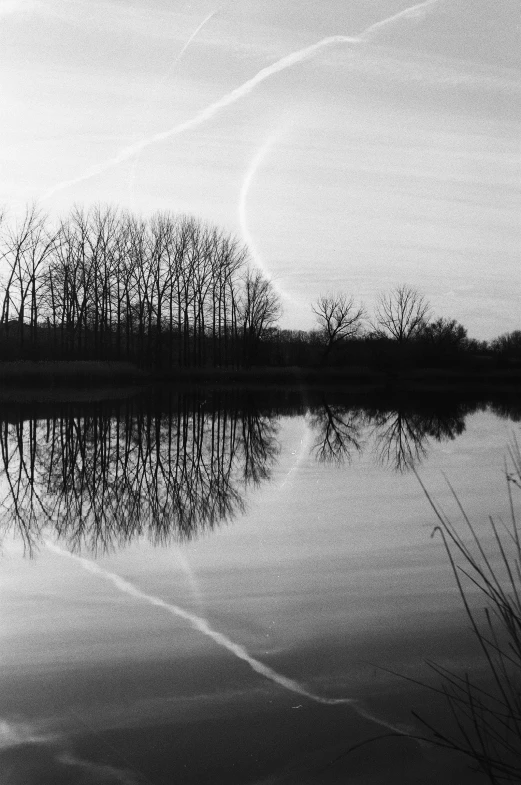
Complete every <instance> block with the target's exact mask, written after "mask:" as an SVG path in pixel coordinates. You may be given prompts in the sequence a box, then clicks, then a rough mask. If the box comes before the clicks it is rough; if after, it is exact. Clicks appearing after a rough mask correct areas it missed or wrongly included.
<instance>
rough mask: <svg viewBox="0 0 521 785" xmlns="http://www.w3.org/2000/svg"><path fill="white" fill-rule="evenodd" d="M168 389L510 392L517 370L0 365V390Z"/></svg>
mask: <svg viewBox="0 0 521 785" xmlns="http://www.w3.org/2000/svg"><path fill="white" fill-rule="evenodd" d="M158 382H160V383H163V382H164V383H168V384H182V385H212V386H234V385H240V386H244V387H264V386H266V387H268V386H269V387H295V386H296V387H300V386H309V387H337V386H338V387H340V386H342V387H346V386H349V387H350V388H351V387H355V388H370V389H388V388H392V389H397V390H407V391H411V392H415V391H429V390H432V391H437V390H440V391H444V390H445V391H451V390H465V389H468V390H474V389H476V388H478V389H480V390H488V389H490V390H501V389H505V390H507V389H508V390H511V389H515V388H517V387H521V371H520V370H518V369H490V368H487V369H469V368H462V369H430V368H429V369H412V370H411V369H399V368H397V369H394V370H392V371H389V370H387V371H381V370H377V369H374V368H368V367H357V366H350V367H335V368H316V367H315V368H303V367H296V366H292V367H254V368H240V369H230V368H176V369H172V370H169V371H167V372H156V373H153V372H150V371H144V370H142V369H140V368H138V367H137V366H135V365H133V364H132V363H128V362H110V361H98V360H85V361H84V360H77V361H76V360H73V361H48V360H45V361H42V362H34V361H14V362H0V390H2V389H3V390H6V389H15V388H34V387H38V388H42V387H44V388H45V387H66V386H68V387H83V386H89V387H92V386H97V387H100V386H106V387H114V386H118V387H120V386H121V385H134V384H139V385H143V384H148V383H158Z"/></svg>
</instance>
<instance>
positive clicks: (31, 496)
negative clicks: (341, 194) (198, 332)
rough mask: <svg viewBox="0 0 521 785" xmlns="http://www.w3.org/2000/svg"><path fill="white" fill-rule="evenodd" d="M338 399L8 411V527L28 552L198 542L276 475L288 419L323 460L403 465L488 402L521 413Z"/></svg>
mask: <svg viewBox="0 0 521 785" xmlns="http://www.w3.org/2000/svg"><path fill="white" fill-rule="evenodd" d="M334 397H335V396H331V395H330V396H326V395H322V394H319V393H314V394H310V393H307V394H305V395H301V396H297V397H295V396H291V395H290V396H286V398H285V400H283V401H282V402H281V399H280V397H272V398H271V399H270V396H268V395H266V394H265V395H264V396H263V397H262V399H261V398H259V397H256V396H254V395H253V394H248V393H244V392H242V393H240V392H237V391H226V392H216V391H214V392H208V391H207V392H205V393H199V394H173V393H165V391H163V392H162V393H157V394H156V395H153V396H149V397H147V398H143V397H140V398H134V399H130V400H126V401H123V402H117V403H114V402H98V403H92V404H89V405H82V406H80V405H73V404H63V405H61V406H54V407H52V408H51V409H50V410H49V411H34V410H33V411H26V412H23V411H21V410H17V411H14V412H12V413H11V414H10V415H4V417H5V419H4V420H3V421H2V422H1V423H0V448H1V463H0V489H1V490H2V496H3V498H2V512H1V522H2V532H3V534H4V535H5V534H6V533H7V532H8V531H14V532H15V533H17V534H18V536H19V537H21V539H22V541H23V543H24V545H25V547H26V548H28V549H29V550H31V549H32V548H33V547H34V546H35V545H36V544H37V543H39V542H41V541H42V539H43V537H44V536H45V535H46V534H51V533H52V534H53V535H56V536H57V537H58V538H59V539H60V540H61V541H62V542H64V543H65V544H66V545H67V547H68V548H69V549H70V550H72V551H80V550H82V549H85V548H86V549H87V550H88V551H90V552H96V551H106V550H109V549H111V548H115V547H121V546H122V545H124V544H125V543H128V542H130V541H131V540H133V539H134V538H137V537H142V536H146V537H148V538H149V540H150V541H152V542H153V543H158V544H159V543H163V544H164V543H167V542H169V541H171V540H186V539H190V538H193V537H194V536H195V535H197V534H201V533H202V532H204V531H208V530H211V529H213V528H214V527H215V526H216V525H217V524H218V523H222V522H225V521H229V520H231V519H233V518H234V516H236V515H237V514H238V513H241V512H243V511H244V508H245V494H246V490H247V488H248V487H250V486H254V485H258V484H260V483H264V482H266V481H268V480H269V478H270V476H271V472H272V469H273V467H274V464H275V462H276V460H277V455H278V452H279V449H280V446H279V442H278V439H277V434H278V425H279V419H280V417H281V416H282V415H286V416H287V415H290V416H295V415H300V416H305V417H306V421H307V423H308V426H309V427H310V428H311V430H312V431H313V443H312V447H311V454H312V455H313V456H314V457H315V459H316V460H317V461H318V462H320V463H330V464H339V465H340V464H345V463H347V464H348V463H349V462H351V461H352V459H353V457H354V456H355V455H360V454H362V452H364V451H365V452H371V454H372V455H373V456H374V459H375V460H376V461H378V462H379V463H380V464H384V465H386V466H388V467H389V468H391V469H393V470H395V471H399V472H403V471H406V470H407V469H410V468H411V467H413V466H417V465H418V464H419V463H420V462H421V461H422V460H424V459H425V457H426V456H427V454H428V451H429V447H430V445H432V443H433V442H440V441H443V440H449V439H455V438H456V437H457V436H459V435H460V434H462V433H463V431H464V430H465V418H466V417H467V415H469V414H471V413H473V412H475V411H477V410H478V409H486V408H491V409H492V410H493V411H494V412H496V413H499V412H501V414H502V415H503V416H508V417H509V418H510V419H516V418H519V405H518V404H517V402H514V403H512V402H508V401H506V402H505V401H501V402H500V403H497V402H496V403H494V404H485V403H483V402H481V403H480V402H477V403H476V402H470V403H469V402H468V401H459V402H458V401H454V400H452V399H450V400H449V399H447V400H441V399H438V400H437V401H436V403H435V404H433V402H432V400H424V401H423V402H422V401H421V400H420V401H418V399H416V400H415V403H414V405H411V404H410V403H408V402H404V401H400V400H395V401H392V400H387V401H386V402H381V401H379V400H374V401H370V400H367V396H366V397H365V398H366V399H365V401H364V403H363V405H362V403H361V402H360V401H357V400H352V399H351V400H346V401H341V400H336V401H335V400H331V398H333V399H334ZM337 398H338V396H337Z"/></svg>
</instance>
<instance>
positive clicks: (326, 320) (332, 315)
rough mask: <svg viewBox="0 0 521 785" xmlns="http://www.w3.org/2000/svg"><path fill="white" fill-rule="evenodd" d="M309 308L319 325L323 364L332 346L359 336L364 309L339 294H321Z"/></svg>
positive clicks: (352, 300)
mask: <svg viewBox="0 0 521 785" xmlns="http://www.w3.org/2000/svg"><path fill="white" fill-rule="evenodd" d="M311 307H312V309H313V313H314V314H315V315H316V317H317V321H318V324H319V331H320V336H321V339H322V342H323V345H324V351H323V354H322V362H325V361H326V360H327V358H328V357H329V354H330V352H331V350H332V349H333V347H334V346H336V345H337V344H339V343H341V342H342V341H344V340H345V339H346V338H355V337H356V336H358V335H359V334H360V332H361V330H362V323H363V320H364V318H365V309H364V306H363V305H356V304H355V301H354V299H353V298H352V297H347V296H346V295H345V294H341V293H337V294H323V295H321V296H320V297H319V298H318V300H317V302H316V305H313V306H311Z"/></svg>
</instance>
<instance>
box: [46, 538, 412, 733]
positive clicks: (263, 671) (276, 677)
mask: <svg viewBox="0 0 521 785" xmlns="http://www.w3.org/2000/svg"><path fill="white" fill-rule="evenodd" d="M45 544H46V546H47V548H48V549H49V550H50V551H52V552H53V553H56V554H58V556H62V557H66V558H69V559H72V560H73V561H75V562H76V563H77V564H78V565H79V566H81V567H83V569H84V570H86V571H87V572H90V573H92V574H93V575H98V576H99V577H101V578H104V579H105V580H107V581H110V583H112V584H113V585H114V586H115V587H116V588H117V589H119V591H121V592H123V594H127V595H128V596H129V597H135V598H136V599H138V600H143V601H144V602H147V603H148V604H149V605H153V606H155V607H156V608H162V609H163V610H165V611H167V613H170V614H172V616H177V617H178V618H180V619H184V621H187V622H188V623H189V624H190V626H191V627H192V628H193V629H194V630H197V631H198V632H201V633H202V634H203V635H206V636H207V637H208V638H211V640H213V641H214V643H216V644H217V645H218V646H222V648H223V649H226V650H227V651H229V652H230V653H231V654H233V655H234V656H235V657H237V658H238V659H240V660H243V661H244V662H246V663H247V664H248V665H249V666H250V668H251V669H252V670H253V671H255V673H258V674H259V675H260V676H264V678H265V679H268V680H269V681H272V682H273V683H274V684H277V685H278V686H279V687H282V688H283V689H285V690H288V691H289V692H294V693H297V695H302V696H303V697H304V698H308V699H309V700H311V701H314V702H315V703H320V704H321V705H323V706H339V705H349V706H351V708H352V709H353V710H354V711H355V712H356V713H357V714H358V715H359V716H360V717H364V718H365V719H367V720H370V721H371V722H375V723H376V724H377V725H381V726H382V727H384V728H388V729H389V730H391V731H393V732H395V733H398V734H400V735H402V736H411V735H412V734H413V731H414V729H412V728H409V727H406V726H404V725H402V726H400V725H393V724H392V723H390V722H387V720H382V719H380V718H379V717H377V716H375V715H374V714H372V713H371V712H369V711H367V710H366V709H364V708H363V706H361V705H360V703H359V701H358V700H356V699H355V698H324V697H323V696H322V695H316V694H315V693H314V692H310V691H309V690H306V688H305V687H303V686H302V685H301V684H299V682H298V681H295V680H294V679H290V678H288V677H287V676H284V675H283V674H282V673H278V672H277V671H275V670H273V668H270V667H269V665H265V664H264V663H263V662H261V661H260V660H257V659H255V657H252V656H251V655H250V654H248V652H247V651H246V649H245V648H244V646H241V645H240V644H239V643H235V641H232V640H231V639H230V638H228V637H227V636H226V635H223V634H222V633H221V632H218V631H217V630H214V629H213V627H212V626H211V625H210V624H209V623H208V622H207V620H206V619H204V618H202V617H201V616H197V615H196V614H195V613H190V612H189V611H186V610H184V608H180V607H179V606H178V605H174V603H171V602H166V601H165V600H162V599H161V598H160V597H156V596H155V595H153V594H147V593H146V592H144V591H141V589H138V588H137V586H134V585H133V584H132V583H130V581H126V580H125V579H124V578H122V577H121V576H119V575H117V574H116V573H114V572H110V571H109V570H104V569H103V568H102V567H99V566H98V565H97V564H95V563H94V562H93V561H90V559H85V558H84V557H82V556H77V555H76V554H73V553H69V552H68V551H66V550H63V549H62V548H60V547H59V546H58V545H55V544H54V543H52V542H49V541H46V543H45Z"/></svg>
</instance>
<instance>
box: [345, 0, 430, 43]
mask: <svg viewBox="0 0 521 785" xmlns="http://www.w3.org/2000/svg"><path fill="white" fill-rule="evenodd" d="M440 2H444V0H425V1H424V2H423V3H417V5H413V6H410V7H409V8H405V9H404V10H403V11H398V13H397V14H393V16H389V17H387V19H382V21H381V22H375V23H374V25H371V26H370V27H368V28H367V30H364V32H363V33H360V40H361V41H367V40H368V39H371V38H372V36H373V34H374V33H377V32H378V31H379V30H381V29H382V27H387V26H388V25H392V24H393V23H394V22H397V21H399V20H400V19H414V18H415V17H420V18H421V17H422V16H424V14H425V12H426V11H427V10H428V9H429V7H430V6H431V5H437V4H439V3H440Z"/></svg>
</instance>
